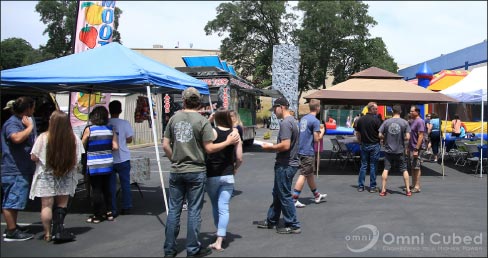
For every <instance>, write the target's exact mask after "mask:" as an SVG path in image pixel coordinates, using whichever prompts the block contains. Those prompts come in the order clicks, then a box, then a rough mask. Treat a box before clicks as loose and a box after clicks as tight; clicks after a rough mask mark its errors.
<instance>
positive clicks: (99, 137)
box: [87, 125, 113, 176]
mask: <svg viewBox="0 0 488 258" xmlns="http://www.w3.org/2000/svg"><path fill="white" fill-rule="evenodd" d="M112 138H113V131H112V127H111V126H107V125H101V126H98V125H92V126H90V136H89V137H88V147H87V172H88V174H89V175H91V176H93V175H103V174H110V173H112V166H113V156H112Z"/></svg>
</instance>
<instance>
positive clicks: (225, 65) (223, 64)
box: [221, 61, 230, 73]
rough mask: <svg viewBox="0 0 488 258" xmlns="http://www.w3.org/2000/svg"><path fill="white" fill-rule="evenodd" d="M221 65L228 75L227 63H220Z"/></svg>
mask: <svg viewBox="0 0 488 258" xmlns="http://www.w3.org/2000/svg"><path fill="white" fill-rule="evenodd" d="M221 63H222V66H223V67H224V70H225V71H226V72H229V73H230V70H229V66H227V61H222V62H221Z"/></svg>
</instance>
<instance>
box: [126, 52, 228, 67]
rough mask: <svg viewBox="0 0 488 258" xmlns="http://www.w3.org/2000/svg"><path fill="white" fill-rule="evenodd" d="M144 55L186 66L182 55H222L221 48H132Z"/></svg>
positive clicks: (165, 62) (170, 64)
mask: <svg viewBox="0 0 488 258" xmlns="http://www.w3.org/2000/svg"><path fill="white" fill-rule="evenodd" d="M132 50H134V51H137V52H139V53H141V54H143V55H144V56H147V57H149V58H152V59H154V60H156V61H158V62H160V63H163V64H165V65H167V66H170V67H173V68H174V67H185V66H186V65H185V63H184V62H183V59H182V58H181V57H183V56H206V55H220V51H219V50H210V49H191V48H132Z"/></svg>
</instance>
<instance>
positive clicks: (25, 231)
mask: <svg viewBox="0 0 488 258" xmlns="http://www.w3.org/2000/svg"><path fill="white" fill-rule="evenodd" d="M15 226H16V227H17V229H18V230H20V231H22V232H24V233H27V232H28V231H29V230H28V229H27V228H26V227H22V226H19V225H15ZM6 235H7V229H5V230H4V231H3V237H5V236H6Z"/></svg>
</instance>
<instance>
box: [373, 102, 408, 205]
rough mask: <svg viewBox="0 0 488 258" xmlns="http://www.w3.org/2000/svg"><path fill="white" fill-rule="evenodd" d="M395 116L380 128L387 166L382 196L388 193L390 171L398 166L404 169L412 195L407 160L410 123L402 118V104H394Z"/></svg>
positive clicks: (404, 176)
mask: <svg viewBox="0 0 488 258" xmlns="http://www.w3.org/2000/svg"><path fill="white" fill-rule="evenodd" d="M392 110H393V117H392V118H390V119H387V120H385V122H383V124H382V125H381V127H380V129H379V136H380V139H381V140H382V141H383V144H384V146H385V168H384V170H383V174H382V176H381V178H382V184H381V192H380V196H385V195H386V193H387V192H386V180H387V178H388V171H390V170H391V169H393V168H398V169H399V170H400V171H403V180H404V181H405V189H406V195H407V196H412V192H410V185H409V182H408V181H409V175H408V170H407V163H406V161H405V141H409V140H410V125H409V124H408V122H407V121H406V120H404V119H402V118H400V114H401V113H402V108H401V107H400V105H394V106H393V108H392Z"/></svg>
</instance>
